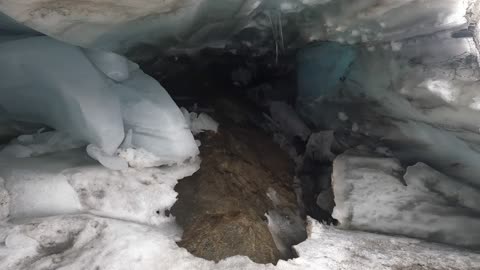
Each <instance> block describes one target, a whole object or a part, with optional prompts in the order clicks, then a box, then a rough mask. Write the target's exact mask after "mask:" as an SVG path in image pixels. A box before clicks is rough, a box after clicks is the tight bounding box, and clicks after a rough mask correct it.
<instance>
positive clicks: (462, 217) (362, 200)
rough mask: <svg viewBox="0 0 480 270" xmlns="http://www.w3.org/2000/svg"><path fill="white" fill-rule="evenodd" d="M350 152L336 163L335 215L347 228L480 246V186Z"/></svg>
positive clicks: (419, 166) (392, 160) (427, 169)
mask: <svg viewBox="0 0 480 270" xmlns="http://www.w3.org/2000/svg"><path fill="white" fill-rule="evenodd" d="M403 175H404V169H403V167H402V166H401V165H400V163H399V161H398V160H397V159H395V158H392V157H385V156H383V155H379V154H374V153H369V152H368V151H361V150H349V151H347V152H346V153H344V154H342V155H340V156H338V157H337V158H336V159H335V161H334V164H333V174H332V186H333V191H334V196H335V204H336V206H335V208H334V211H333V217H334V218H336V219H337V220H338V221H339V222H340V224H341V227H342V228H344V229H358V230H364V231H373V232H382V233H387V234H397V235H398V234H400V235H405V236H409V237H415V238H423V239H428V240H431V241H436V242H443V243H448V244H452V245H459V246H466V247H471V248H478V247H480V232H479V231H478V228H479V226H480V211H479V210H480V208H479V207H480V201H479V200H480V199H479V198H480V190H479V189H476V188H474V187H472V186H471V185H468V184H462V183H461V182H460V181H458V180H454V179H451V178H449V177H447V176H445V175H442V174H441V173H439V172H437V171H435V170H434V169H432V168H430V167H429V166H427V165H425V164H422V163H419V164H417V165H415V166H412V167H408V168H407V172H406V174H405V175H404V176H403Z"/></svg>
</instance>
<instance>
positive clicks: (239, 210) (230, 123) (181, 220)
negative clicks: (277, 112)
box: [141, 49, 336, 263]
mask: <svg viewBox="0 0 480 270" xmlns="http://www.w3.org/2000/svg"><path fill="white" fill-rule="evenodd" d="M141 66H142V69H143V70H144V71H145V72H147V73H148V74H149V75H150V76H152V77H154V78H155V79H157V80H158V81H159V82H160V83H161V84H162V85H163V86H164V87H165V88H166V89H167V91H168V92H169V94H170V95H171V96H172V98H173V99H174V100H175V102H176V103H177V104H178V106H179V107H185V108H187V109H188V110H189V111H194V112H198V113H200V112H206V113H208V114H209V115H211V116H212V117H213V118H214V119H215V120H217V121H218V122H219V124H220V126H219V130H218V134H213V133H207V134H203V135H200V137H199V138H198V139H199V140H200V142H201V146H200V150H201V151H200V152H201V154H200V156H201V158H202V165H201V168H200V170H199V172H197V173H196V174H194V175H193V176H191V177H188V178H186V179H183V180H180V182H179V184H178V185H177V186H176V191H177V192H178V193H179V195H178V201H177V203H176V204H175V205H174V206H173V208H172V209H171V213H172V214H173V215H174V216H175V217H176V220H177V223H178V224H179V225H180V226H181V227H182V228H183V229H184V235H183V238H182V240H181V241H180V242H179V243H178V244H179V245H180V246H182V247H185V248H186V249H187V250H189V251H190V252H191V253H193V254H194V255H196V256H199V257H203V258H206V259H210V260H214V261H219V260H221V259H224V258H226V257H230V256H234V255H246V256H248V257H250V259H252V260H253V261H255V262H259V263H276V262H277V261H278V260H279V259H284V260H287V259H290V258H293V257H296V254H295V251H294V249H293V248H292V246H293V245H296V244H298V243H300V242H302V241H304V240H305V239H306V231H305V219H306V216H307V215H308V216H311V217H313V218H315V219H317V220H319V221H321V222H324V223H326V224H336V221H335V220H334V219H333V218H332V216H331V213H332V209H333V206H334V201H333V192H332V191H331V183H330V175H331V171H332V162H331V160H330V161H328V160H325V161H322V162H318V161H317V160H314V159H312V158H310V157H308V156H306V155H305V152H306V148H307V142H308V139H309V138H301V137H299V136H293V137H291V138H289V139H288V142H287V144H288V147H290V148H292V149H294V151H293V152H289V153H290V156H289V155H288V153H287V151H286V150H285V149H283V150H282V149H281V148H280V146H279V145H278V144H277V143H275V142H274V139H273V137H274V136H275V132H278V131H275V130H272V129H271V128H270V127H269V118H271V115H270V110H269V105H270V103H271V102H281V103H282V104H286V106H290V107H294V106H295V103H296V98H297V81H296V51H292V52H289V53H286V54H284V55H281V56H280V57H279V59H278V62H276V61H275V60H274V58H273V57H272V55H266V56H256V57H255V56H252V55H249V54H242V55H239V54H234V53H231V52H228V51H225V50H216V49H204V50H202V51H200V52H199V53H197V54H195V55H162V56H159V57H158V58H156V59H153V60H151V61H149V62H146V63H142V65H141ZM284 147H285V146H284ZM292 153H293V154H292ZM292 155H294V156H295V157H292ZM295 158H296V159H297V160H298V159H299V158H300V159H302V161H301V162H300V163H298V162H295V161H294V159H295ZM274 194H276V195H274ZM319 195H320V196H319ZM272 197H275V198H273V199H272ZM319 203H320V204H321V205H319ZM269 224H270V225H269ZM272 224H273V225H272ZM278 224H283V225H282V226H283V228H280V229H278V228H272V227H275V226H277V227H282V226H278ZM285 224H286V225H285ZM275 230H277V231H275Z"/></svg>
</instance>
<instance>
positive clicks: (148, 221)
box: [0, 150, 480, 270]
mask: <svg viewBox="0 0 480 270" xmlns="http://www.w3.org/2000/svg"><path fill="white" fill-rule="evenodd" d="M1 162H2V163H0V177H1V178H0V214H2V216H0V217H1V219H0V241H1V242H2V243H4V245H2V246H0V269H5V270H27V269H28V270H36V269H98V268H100V269H115V270H123V269H125V270H131V269H142V270H157V269H172V270H176V269H198V270H207V269H209V270H210V269H252V270H253V269H265V270H266V269H271V270H275V269H279V270H289V269H299V270H300V269H302V270H303V269H312V270H313V269H328V270H330V269H331V270H337V269H338V270H340V269H374V270H376V269H402V268H406V269H409V268H412V267H417V266H418V265H424V266H425V267H430V268H431V269H440V270H443V269H445V270H446V269H480V268H479V267H480V255H478V254H476V253H471V252H468V251H463V250H458V249H453V248H448V247H445V246H439V245H434V244H429V243H425V242H422V241H420V240H413V239H407V238H401V237H395V236H385V235H377V234H370V233H364V232H349V231H342V230H338V229H334V228H331V227H326V226H323V225H321V224H319V223H317V222H316V221H313V220H309V223H310V224H309V228H308V231H309V238H308V239H307V240H306V241H305V242H303V243H301V244H299V245H298V246H296V247H295V250H296V251H297V253H298V255H299V258H296V259H292V260H289V261H280V262H279V263H278V264H277V266H273V265H271V264H268V265H260V264H255V263H253V262H252V261H250V260H249V259H248V258H246V257H242V256H235V257H231V258H227V259H225V260H222V261H220V262H219V263H214V262H211V261H206V260H204V259H200V258H197V257H194V256H193V255H191V254H190V253H188V252H187V251H186V250H185V249H183V248H179V247H178V246H177V244H176V243H175V242H176V241H178V240H180V237H181V230H180V229H179V228H178V226H177V225H176V224H175V222H174V219H173V218H172V217H171V216H170V217H167V216H168V214H167V213H166V211H165V210H167V209H169V208H170V207H171V206H172V205H173V204H174V202H175V200H176V195H177V194H176V192H175V191H174V189H173V188H174V185H175V184H176V183H177V180H178V179H180V178H183V177H185V176H188V175H190V174H192V173H194V172H195V171H196V170H197V169H198V163H192V164H185V165H182V166H172V167H162V168H151V169H143V170H136V169H128V170H126V171H122V172H120V171H111V170H108V169H106V168H104V167H102V166H100V165H99V164H96V163H94V162H92V160H90V159H88V158H87V157H86V155H85V154H84V153H83V152H82V151H80V150H70V151H64V152H61V153H55V154H53V155H44V156H39V157H31V158H24V159H19V160H15V161H12V160H5V161H1ZM2 179H5V181H3V182H4V183H5V184H4V185H1V184H2ZM24 190H31V191H36V194H34V196H30V195H28V194H26V193H23V191H24ZM272 198H274V196H272ZM37 204H39V205H37ZM8 205H10V207H9V209H11V210H12V212H11V213H10V216H9V218H8V219H5V217H6V214H8V208H7V207H6V206H8ZM46 205H48V207H47V208H42V206H46ZM45 210H48V211H45ZM85 212H87V213H85ZM45 216H46V217H45ZM275 218H276V219H279V220H280V222H279V223H276V224H280V225H281V222H283V220H282V217H281V216H276V217H275ZM277 221H278V220H277ZM278 229H279V231H281V227H278Z"/></svg>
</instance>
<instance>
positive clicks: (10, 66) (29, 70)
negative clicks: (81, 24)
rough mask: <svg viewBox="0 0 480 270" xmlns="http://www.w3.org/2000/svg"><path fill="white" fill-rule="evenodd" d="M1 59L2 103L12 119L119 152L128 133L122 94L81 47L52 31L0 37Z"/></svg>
mask: <svg viewBox="0 0 480 270" xmlns="http://www.w3.org/2000/svg"><path fill="white" fill-rule="evenodd" d="M0 62H1V63H2V64H1V65H0V73H1V76H2V78H1V80H2V84H1V86H0V91H1V94H2V99H1V100H0V106H1V107H2V108H3V109H4V110H5V111H6V112H7V113H8V115H10V116H11V117H12V118H13V119H15V120H22V121H30V122H37V123H43V124H47V125H49V126H51V127H53V128H55V129H58V130H63V131H66V132H68V133H70V134H71V135H74V136H75V137H76V138H78V139H82V140H85V141H88V142H91V143H94V144H96V145H98V146H99V147H100V148H102V149H103V151H105V152H106V153H108V154H110V155H113V154H114V153H115V151H116V149H117V148H118V146H119V145H120V143H121V142H122V140H123V136H124V134H123V121H122V118H121V111H120V104H119V100H118V97H116V96H115V95H114V94H113V93H112V91H111V90H110V88H109V85H108V81H107V80H106V79H105V78H104V76H103V75H102V74H101V73H99V72H97V71H96V69H95V68H94V67H93V65H92V63H91V62H90V61H89V60H88V59H87V58H86V57H85V55H84V54H83V52H82V50H81V49H80V48H78V47H74V46H71V45H67V44H64V43H61V42H59V41H56V40H53V39H51V38H49V37H32V38H26V39H20V40H14V41H9V42H3V43H0ZM73 63H74V64H73ZM66 67H69V68H66ZM25 74H28V76H25Z"/></svg>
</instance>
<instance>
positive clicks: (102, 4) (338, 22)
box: [0, 0, 474, 53]
mask: <svg viewBox="0 0 480 270" xmlns="http://www.w3.org/2000/svg"><path fill="white" fill-rule="evenodd" d="M473 3H474V1H472V0H427V1H411V0H409V1H404V0H393V1H382V2H378V1H370V0H369V1H357V0H347V1H333V0H332V1H327V0H282V1H272V0H232V1H228V3H227V2H225V3H223V2H218V1H217V0H203V1H188V0H168V1H159V2H156V1H153V2H152V1H148V0H141V1H133V0H124V1H122V2H121V3H119V2H118V1H115V0H96V1H91V2H78V1H67V2H59V1H54V0H50V1H43V0H23V1H18V0H3V1H2V2H1V5H0V12H3V13H5V14H6V15H8V16H10V17H11V18H14V19H15V20H17V21H19V22H21V23H23V24H25V25H26V26H28V27H31V28H33V29H35V30H37V31H39V32H42V33H45V34H47V35H49V36H52V37H55V38H57V39H59V40H63V41H66V42H69V43H72V44H75V45H80V46H83V47H89V48H93V47H95V48H97V49H103V50H107V51H114V52H117V53H124V52H126V51H128V50H129V49H132V48H135V47H136V46H138V45H139V44H150V45H154V46H160V47H161V48H163V49H168V48H171V47H177V48H185V47H186V48H195V47H198V46H205V45H211V46H224V45H225V44H226V43H227V40H228V38H229V37H231V35H232V34H237V33H241V32H242V30H243V29H246V28H254V29H257V30H258V31H261V32H271V31H272V24H271V23H270V21H269V20H268V19H267V18H265V16H262V14H265V13H269V14H270V13H271V14H278V13H279V12H280V11H281V13H280V14H283V16H282V17H284V18H287V17H289V16H292V15H293V16H294V17H295V18H296V19H295V22H296V23H289V24H286V25H284V26H283V27H284V28H285V29H284V31H283V33H288V32H299V34H300V39H301V40H303V42H309V41H313V40H339V41H342V42H345V43H356V42H363V43H367V42H378V41H385V40H387V41H397V40H402V39H406V38H411V37H414V36H419V35H425V34H430V33H433V32H437V31H441V30H445V29H450V28H455V27H461V26H464V25H465V24H466V23H467V19H466V18H465V11H466V10H467V9H471V8H472V7H473ZM157 14H161V16H156V15H157ZM206 14H208V16H205V15H206ZM296 41H298V40H295V38H292V37H289V36H288V35H286V34H285V35H284V42H285V43H286V44H285V46H288V44H289V43H295V42H296ZM245 42H251V43H257V42H258V40H255V39H247V40H245ZM268 46H272V45H270V44H269V45H268ZM141 48H142V49H141V50H143V49H144V48H145V46H143V47H141Z"/></svg>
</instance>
